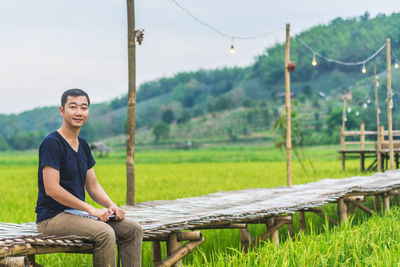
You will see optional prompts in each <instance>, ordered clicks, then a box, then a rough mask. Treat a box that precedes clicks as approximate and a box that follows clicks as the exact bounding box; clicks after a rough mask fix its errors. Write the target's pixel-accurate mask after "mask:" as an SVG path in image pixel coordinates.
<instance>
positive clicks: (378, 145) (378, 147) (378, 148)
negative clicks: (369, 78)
mask: <svg viewBox="0 0 400 267" xmlns="http://www.w3.org/2000/svg"><path fill="white" fill-rule="evenodd" d="M374 88H375V110H376V131H377V139H376V162H377V166H378V172H381V171H382V159H381V157H382V155H381V144H382V143H381V134H380V130H381V129H380V128H381V127H380V125H379V113H380V109H379V101H378V82H377V80H376V66H374Z"/></svg>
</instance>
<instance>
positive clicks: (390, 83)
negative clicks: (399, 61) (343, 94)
mask: <svg viewBox="0 0 400 267" xmlns="http://www.w3.org/2000/svg"><path fill="white" fill-rule="evenodd" d="M386 59H387V92H388V130H389V149H390V152H389V153H390V154H389V156H390V169H391V170H394V153H393V129H392V107H391V104H393V102H392V103H390V102H391V101H393V100H392V94H393V92H392V74H391V67H392V66H391V65H392V62H391V59H390V39H389V38H388V39H386Z"/></svg>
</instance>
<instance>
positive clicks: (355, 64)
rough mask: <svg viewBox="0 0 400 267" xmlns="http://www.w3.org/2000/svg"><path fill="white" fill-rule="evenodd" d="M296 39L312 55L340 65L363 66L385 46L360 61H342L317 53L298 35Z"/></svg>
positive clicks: (384, 45)
mask: <svg viewBox="0 0 400 267" xmlns="http://www.w3.org/2000/svg"><path fill="white" fill-rule="evenodd" d="M296 39H297V40H299V41H300V42H301V43H302V44H303V45H304V46H305V47H306V48H307V49H308V50H310V51H311V53H313V54H314V55H316V56H319V57H320V58H323V59H325V60H326V61H329V62H332V63H336V64H341V65H346V66H357V65H363V66H364V65H365V63H367V62H368V61H370V60H372V59H373V58H375V57H376V56H377V55H378V54H379V53H380V52H381V51H382V50H383V49H384V48H385V47H386V43H384V44H383V45H382V46H381V47H380V48H379V49H378V50H377V51H376V52H375V53H373V54H372V55H371V56H370V57H368V58H367V59H364V60H362V61H356V62H344V61H341V60H336V59H332V58H328V57H326V56H324V55H321V54H320V53H318V52H317V51H315V50H314V49H312V48H311V47H310V46H309V45H308V44H306V42H304V41H303V40H302V39H301V38H300V37H296Z"/></svg>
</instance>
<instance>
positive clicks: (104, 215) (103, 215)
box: [88, 207, 109, 222]
mask: <svg viewBox="0 0 400 267" xmlns="http://www.w3.org/2000/svg"><path fill="white" fill-rule="evenodd" d="M88 212H89V215H92V216H95V217H98V218H99V220H100V221H102V222H106V221H108V215H109V214H108V212H107V211H105V210H101V209H96V208H95V207H92V208H91V209H90V210H89V211H88Z"/></svg>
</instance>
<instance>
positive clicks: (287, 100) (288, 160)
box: [285, 24, 292, 186]
mask: <svg viewBox="0 0 400 267" xmlns="http://www.w3.org/2000/svg"><path fill="white" fill-rule="evenodd" d="M289 62H290V24H286V46H285V103H286V168H287V185H288V186H292V131H291V112H290V73H289V70H288V65H289Z"/></svg>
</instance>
